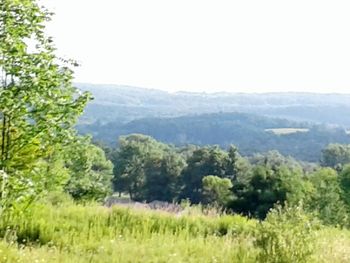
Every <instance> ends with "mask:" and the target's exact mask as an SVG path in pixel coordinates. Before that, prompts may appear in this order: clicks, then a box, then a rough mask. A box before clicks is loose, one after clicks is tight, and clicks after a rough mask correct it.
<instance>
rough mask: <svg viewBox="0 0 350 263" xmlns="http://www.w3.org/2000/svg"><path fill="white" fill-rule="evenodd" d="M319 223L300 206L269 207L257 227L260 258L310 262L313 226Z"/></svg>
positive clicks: (261, 259)
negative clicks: (269, 209)
mask: <svg viewBox="0 0 350 263" xmlns="http://www.w3.org/2000/svg"><path fill="white" fill-rule="evenodd" d="M317 226H318V223H317V222H316V221H313V219H312V218H311V216H309V215H308V214H306V213H305V212H304V211H303V209H302V207H301V206H296V207H288V205H286V207H284V208H282V207H281V206H278V207H276V208H275V209H272V210H271V211H270V212H269V214H268V215H267V218H266V220H265V221H264V222H262V223H261V224H260V226H259V227H258V231H257V235H256V243H257V246H259V247H260V253H259V256H258V260H259V262H275V263H277V262H278V263H290V262H293V263H302V262H310V257H311V256H312V254H313V252H314V251H315V247H316V244H315V236H314V235H315V231H314V230H315V228H316V227H317Z"/></svg>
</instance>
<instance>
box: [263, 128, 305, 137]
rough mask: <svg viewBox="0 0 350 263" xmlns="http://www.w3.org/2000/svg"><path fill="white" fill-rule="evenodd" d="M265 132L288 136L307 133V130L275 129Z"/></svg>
mask: <svg viewBox="0 0 350 263" xmlns="http://www.w3.org/2000/svg"><path fill="white" fill-rule="evenodd" d="M265 131H267V132H272V133H274V134H276V135H288V134H293V133H298V132H308V131H309V129H305V128H276V129H265Z"/></svg>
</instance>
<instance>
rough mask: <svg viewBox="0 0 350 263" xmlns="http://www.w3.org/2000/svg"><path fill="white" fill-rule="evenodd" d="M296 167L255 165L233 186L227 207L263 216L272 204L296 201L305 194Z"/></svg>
mask: <svg viewBox="0 0 350 263" xmlns="http://www.w3.org/2000/svg"><path fill="white" fill-rule="evenodd" d="M305 188H306V187H305V182H304V180H303V179H302V173H301V171H300V170H293V169H290V168H288V167H286V166H284V165H281V166H273V167H271V166H270V165H268V164H267V165H257V166H255V167H254V169H253V171H252V175H251V177H250V178H249V180H248V181H246V182H243V183H241V184H237V185H233V193H234V195H235V199H234V200H233V201H232V202H231V203H230V205H229V207H230V208H231V209H232V210H233V211H235V212H238V213H242V214H245V215H249V216H253V217H257V218H260V219H264V218H265V216H266V214H267V213H268V211H269V210H270V209H271V208H273V207H274V205H275V204H277V203H280V204H284V203H285V202H286V201H288V202H289V203H291V204H296V203H298V201H300V200H302V199H303V197H304V195H305Z"/></svg>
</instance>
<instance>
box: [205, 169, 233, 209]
mask: <svg viewBox="0 0 350 263" xmlns="http://www.w3.org/2000/svg"><path fill="white" fill-rule="evenodd" d="M202 182H203V195H204V202H205V203H208V204H218V205H220V206H225V205H226V204H227V202H228V201H229V200H230V199H231V198H232V192H231V188H232V182H231V180H230V179H228V178H220V177H218V176H214V175H208V176H205V177H203V179H202Z"/></svg>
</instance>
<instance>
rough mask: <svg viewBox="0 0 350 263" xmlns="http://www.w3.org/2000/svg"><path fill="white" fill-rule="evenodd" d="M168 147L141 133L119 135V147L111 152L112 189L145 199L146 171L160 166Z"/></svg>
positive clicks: (136, 198)
mask: <svg viewBox="0 0 350 263" xmlns="http://www.w3.org/2000/svg"><path fill="white" fill-rule="evenodd" d="M166 151H169V147H168V146H167V145H165V144H162V143H159V142H157V141H156V140H154V139H153V138H151V137H149V136H145V135H141V134H132V135H129V136H121V137H120V138H119V149H118V150H117V151H116V152H115V153H114V154H113V158H112V161H113V164H114V167H115V168H114V177H113V186H114V190H115V191H118V192H119V193H122V192H127V193H129V195H130V197H131V199H134V200H141V201H143V200H145V199H146V195H147V194H146V188H145V185H146V182H147V173H150V172H152V170H151V168H152V167H155V166H158V171H156V172H159V169H160V167H161V160H162V158H163V155H164V153H165V152H166Z"/></svg>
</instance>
